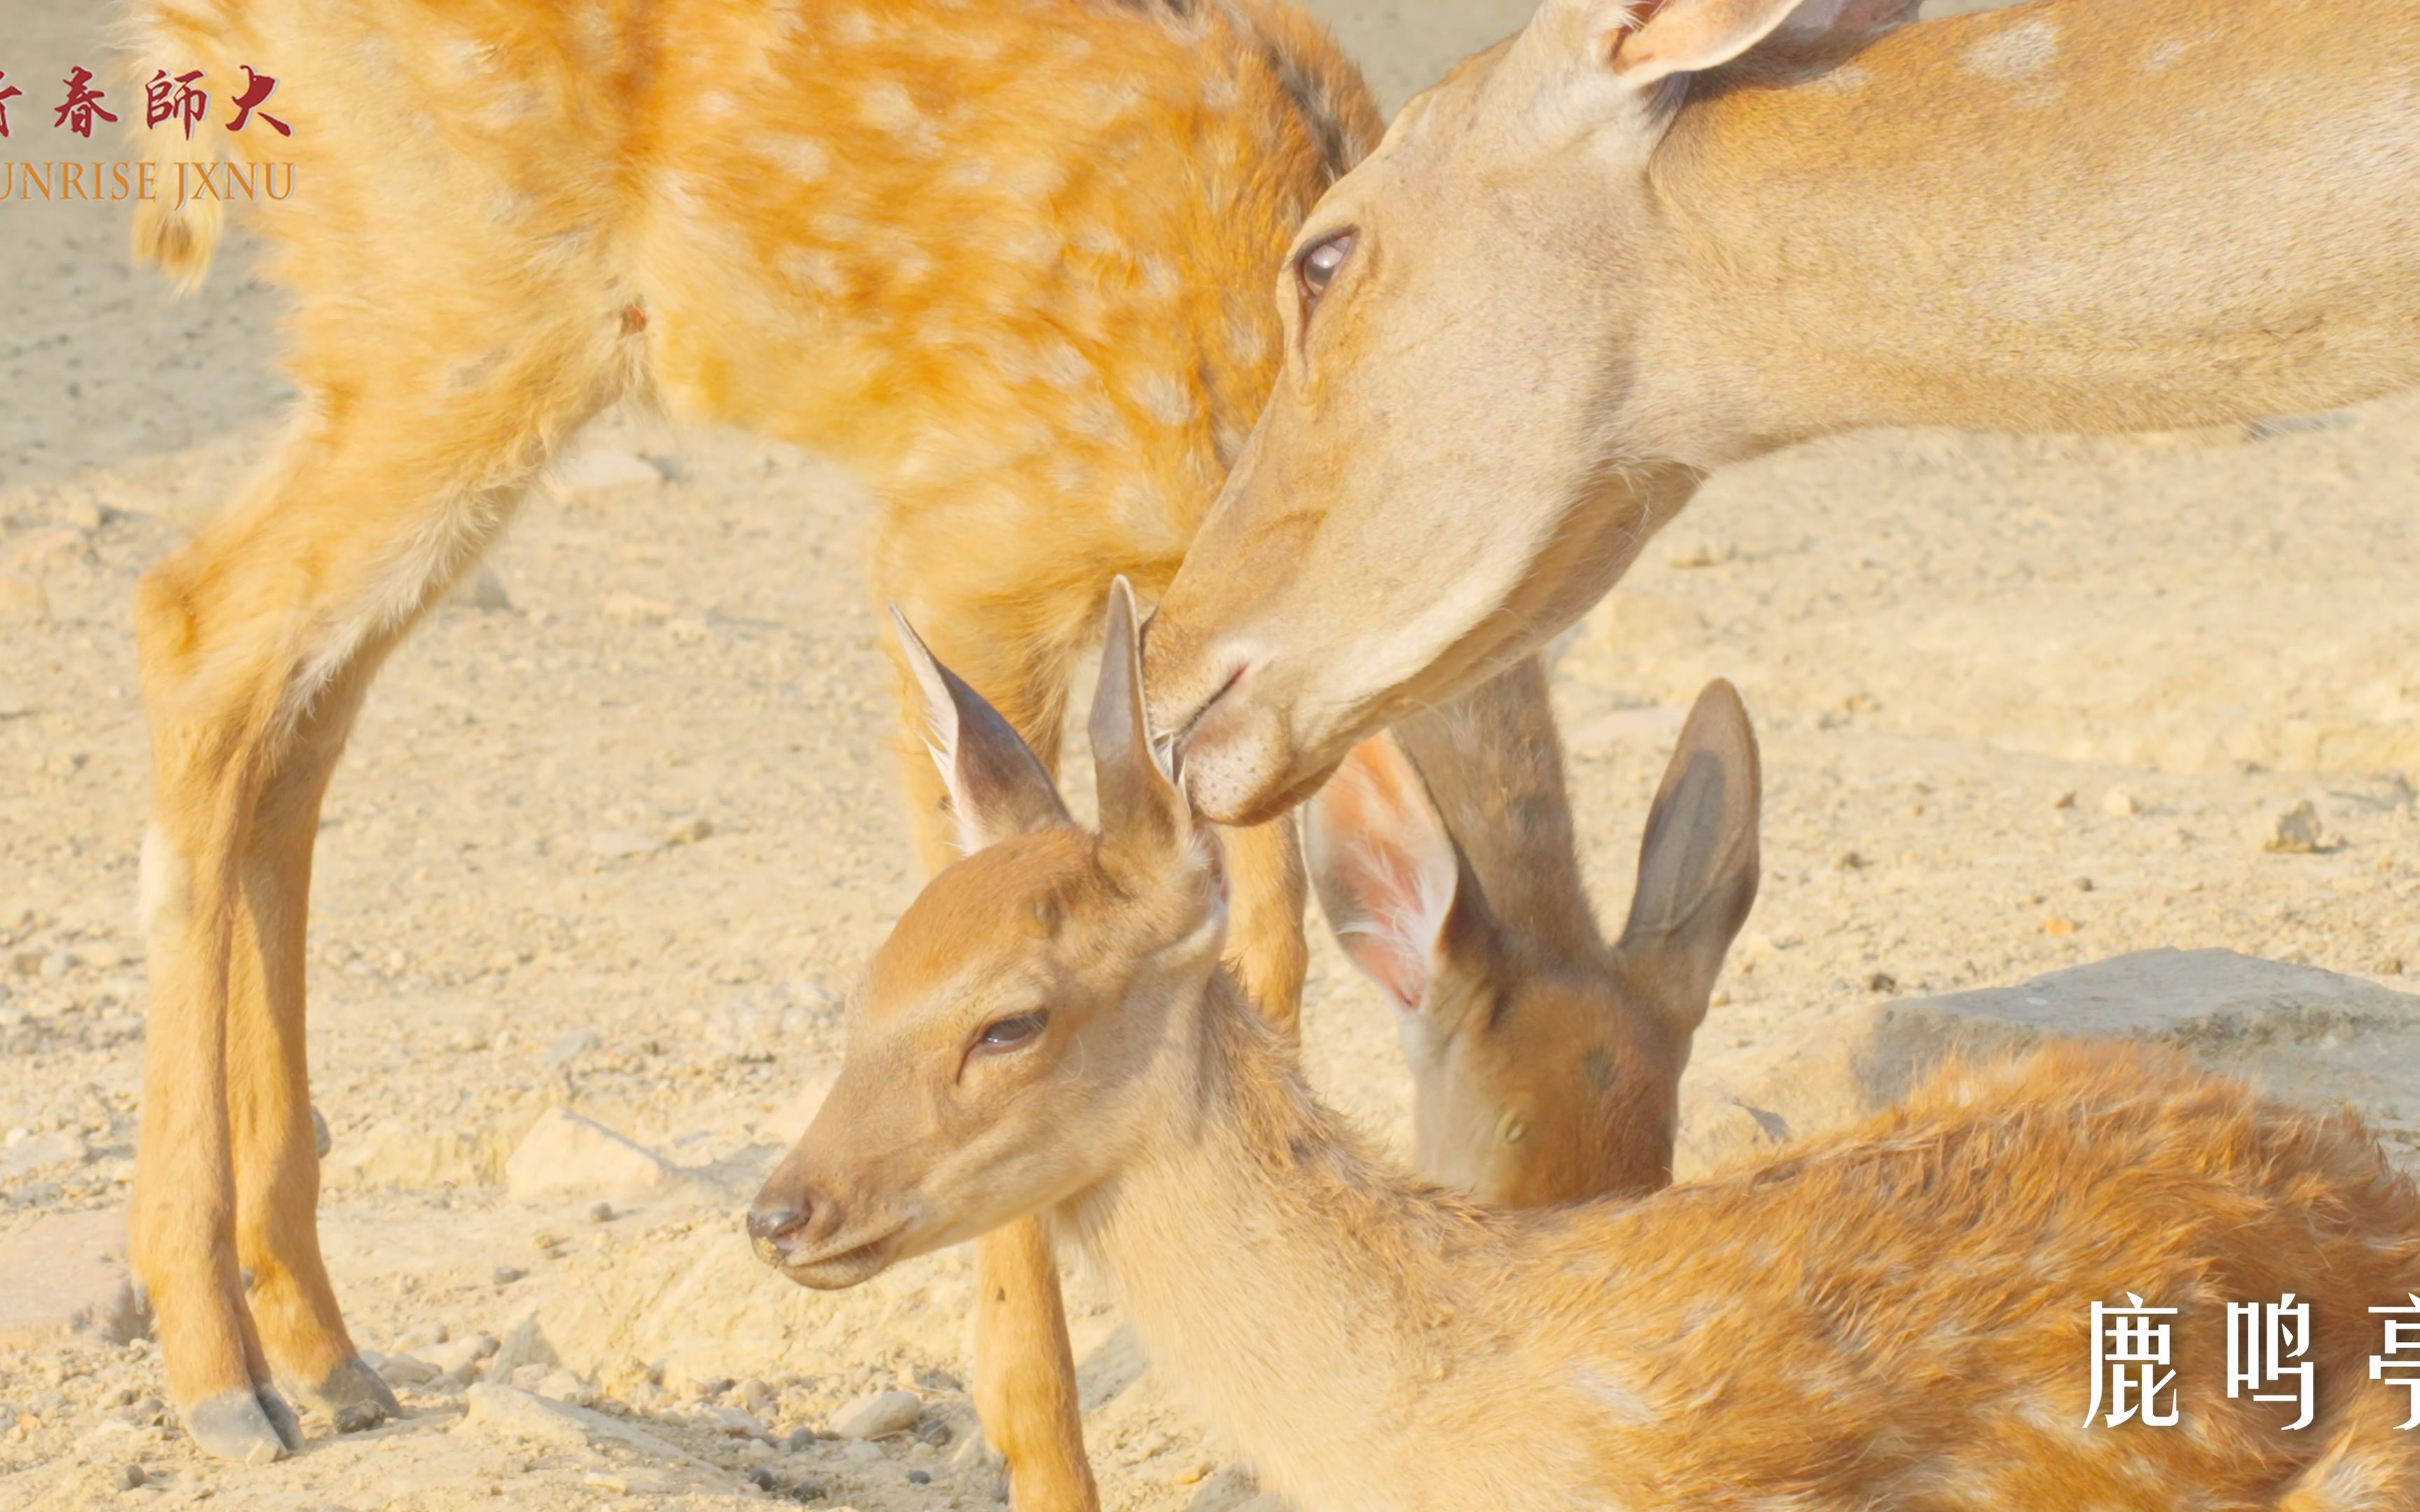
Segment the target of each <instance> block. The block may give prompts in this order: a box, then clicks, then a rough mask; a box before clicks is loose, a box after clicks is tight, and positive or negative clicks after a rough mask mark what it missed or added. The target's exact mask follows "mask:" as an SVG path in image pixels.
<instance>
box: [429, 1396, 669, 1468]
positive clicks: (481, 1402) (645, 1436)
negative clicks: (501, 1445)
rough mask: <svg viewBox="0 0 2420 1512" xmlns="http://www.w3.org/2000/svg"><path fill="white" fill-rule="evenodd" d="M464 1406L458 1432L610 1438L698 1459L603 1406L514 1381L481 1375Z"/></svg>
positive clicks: (567, 1441) (568, 1440)
mask: <svg viewBox="0 0 2420 1512" xmlns="http://www.w3.org/2000/svg"><path fill="white" fill-rule="evenodd" d="M464 1396H465V1401H466V1402H467V1404H468V1406H469V1409H470V1410H469V1411H468V1412H465V1413H464V1414H463V1417H462V1424H461V1427H458V1428H457V1429H456V1430H455V1431H457V1432H467V1433H479V1434H493V1435H497V1436H500V1437H505V1438H517V1439H535V1440H537V1441H539V1442H541V1443H559V1444H564V1445H566V1446H570V1447H579V1448H584V1447H586V1446H587V1445H588V1444H590V1443H597V1442H610V1443H620V1444H624V1445H627V1446H628V1447H629V1448H632V1449H636V1450H638V1451H639V1452H640V1453H641V1454H644V1455H646V1456H648V1457H649V1458H655V1459H662V1460H669V1461H671V1462H673V1463H675V1464H685V1465H703V1464H704V1461H702V1460H698V1459H695V1458H691V1457H690V1456H689V1455H687V1454H684V1453H682V1452H681V1451H680V1450H679V1449H676V1448H675V1447H674V1446H673V1445H672V1444H670V1443H666V1442H665V1441H664V1440H662V1439H659V1438H658V1437H657V1436H656V1435H654V1434H652V1433H649V1432H648V1431H646V1430H645V1429H644V1428H639V1427H631V1426H630V1425H629V1424H628V1423H624V1422H621V1421H620V1420H618V1419H615V1418H611V1417H607V1416H606V1415H605V1414H604V1413H602V1412H591V1411H590V1410H589V1409H587V1408H585V1407H578V1406H575V1405H573V1404H572V1403H570V1402H558V1401H551V1400H549V1399H548V1398H546V1397H544V1396H538V1395H536V1394H535V1393H534V1392H526V1391H522V1390H520V1388H518V1387H514V1386H503V1385H498V1384H496V1383H494V1382H492V1381H481V1382H480V1383H479V1384H478V1385H475V1386H473V1387H472V1388H471V1389H470V1391H469V1392H467V1393H465V1394H464Z"/></svg>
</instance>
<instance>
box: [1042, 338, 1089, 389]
mask: <svg viewBox="0 0 2420 1512" xmlns="http://www.w3.org/2000/svg"><path fill="white" fill-rule="evenodd" d="M1034 365H1035V366H1036V367H1038V368H1039V369H1040V370H1041V372H1042V376H1043V377H1044V378H1048V379H1049V380H1050V381H1051V382H1052V383H1053V384H1055V385H1057V386H1058V387H1060V388H1062V389H1080V388H1086V387H1089V386H1090V385H1091V384H1092V383H1093V381H1094V379H1095V378H1097V377H1098V375H1097V374H1095V373H1094V370H1093V364H1092V363H1088V362H1086V361H1085V360H1084V354H1083V353H1081V352H1079V351H1078V350H1077V349H1076V348H1075V347H1071V346H1069V345H1068V344H1067V343H1065V342H1063V341H1054V342H1052V343H1050V344H1049V345H1048V346H1047V347H1043V348H1042V352H1041V360H1040V361H1039V362H1037V363H1035V364H1034Z"/></svg>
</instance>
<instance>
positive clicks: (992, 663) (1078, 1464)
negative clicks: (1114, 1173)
mask: <svg viewBox="0 0 2420 1512" xmlns="http://www.w3.org/2000/svg"><path fill="white" fill-rule="evenodd" d="M884 576H886V577H888V576H889V575H888V574H885V575H884ZM899 576H900V577H901V578H903V579H907V578H912V577H914V576H916V575H914V574H912V573H907V572H903V573H901V574H899ZM892 586H893V585H892V584H890V583H885V582H877V588H878V589H882V590H888V589H889V588H891V587H892ZM896 586H897V587H898V588H899V589H900V590H901V591H900V592H899V593H897V594H896V595H895V596H894V598H893V601H894V602H897V603H898V604H900V605H901V607H902V608H903V609H906V611H907V617H908V620H909V622H910V623H911V624H913V625H915V626H916V629H917V633H918V634H920V635H922V636H923V638H924V640H925V641H926V643H927V644H928V645H930V646H931V647H932V648H933V652H934V655H936V656H939V657H940V658H941V660H942V661H943V662H945V663H947V664H948V665H949V666H950V667H951V668H952V670H954V671H956V672H957V673H958V675H959V676H961V677H964V678H966V679H967V682H968V685H969V686H970V687H973V688H974V689H975V690H976V691H977V692H979V693H981V694H983V695H984V697H985V699H986V700H988V701H989V702H990V703H991V705H992V707H994V708H996V709H998V710H999V711H1000V712H1001V717H1003V718H1005V719H1007V720H1008V722H1009V723H1010V724H1011V725H1013V726H1015V727H1016V732H1017V733H1018V734H1020V735H1022V736H1024V738H1025V743H1026V744H1027V745H1028V746H1030V747H1032V748H1033V750H1034V753H1035V754H1036V755H1038V756H1040V757H1041V758H1042V763H1043V764H1044V765H1045V766H1046V767H1048V768H1049V769H1050V770H1051V771H1052V772H1053V773H1054V774H1055V773H1056V771H1057V770H1058V765H1059V744H1060V734H1061V731H1062V729H1063V724H1064V721H1065V718H1066V710H1067V672H1068V668H1069V667H1070V666H1071V665H1072V658H1071V657H1070V656H1068V655H1065V654H1063V653H1061V652H1059V651H1056V650H1049V651H1044V652H1041V653H1039V654H1033V653H1032V652H1031V651H1030V649H1027V648H1019V647H1016V646H1015V645H1014V644H1011V643H1008V642H1007V640H1006V639H1005V638H1002V637H1001V636H999V635H998V634H997V633H994V632H993V631H992V628H991V625H990V624H989V622H988V619H987V617H986V616H985V615H983V614H982V613H981V612H980V611H969V610H966V609H959V610H957V611H956V612H951V611H948V610H943V611H940V612H935V611H934V610H932V609H929V608H928V607H927V605H926V604H925V603H923V602H920V601H919V599H918V597H917V595H916V594H915V592H914V585H913V584H912V583H910V582H905V581H903V582H900V583H898V584H896ZM898 684H899V697H900V701H901V702H900V706H901V708H902V710H903V711H904V713H903V725H902V729H901V733H900V739H899V760H900V778H901V782H902V786H903V787H904V788H905V790H906V793H907V810H908V815H909V823H910V824H911V825H912V826H913V827H914V830H915V838H916V849H917V854H918V855H919V856H920V857H921V858H922V859H923V865H924V870H925V872H927V873H930V872H938V871H939V870H940V869H941V868H943V867H945V866H947V865H949V864H950V863H951V862H952V861H954V860H955V859H956V858H957V857H958V856H959V855H960V854H961V853H960V851H959V849H958V837H957V826H956V820H955V817H954V815H952V814H951V812H950V810H949V799H948V794H947V791H946V789H945V788H944V787H943V786H942V783H941V779H940V774H939V770H938V769H937V768H935V766H934V764H933V759H932V757H931V755H930V754H928V752H927V750H926V748H925V745H924V739H923V733H922V732H921V730H920V729H919V728H918V724H917V720H918V718H919V716H918V715H917V714H916V712H915V711H916V709H917V708H918V702H917V696H916V694H915V692H914V690H913V687H912V684H911V683H910V682H909V680H908V678H907V675H906V673H905V671H904V669H903V670H898ZM975 1291H976V1303H975V1369H974V1377H975V1383H974V1402H975V1412H976V1415H977V1416H978V1417H980V1418H981V1419H982V1422H983V1427H984V1435H985V1438H987V1439H989V1440H990V1441H991V1445H992V1447H993V1448H994V1449H997V1450H998V1451H1000V1455H1001V1458H1002V1459H1003V1460H1005V1461H1006V1462H1007V1465H1008V1475H1009V1485H1010V1487H1011V1488H1012V1489H1013V1493H1014V1496H1015V1499H1016V1508H1017V1512H1095V1509H1097V1508H1098V1507H1099V1505H1100V1493H1099V1492H1098V1490H1097V1489H1095V1488H1094V1484H1093V1467H1092V1463H1091V1461H1090V1460H1089V1459H1087V1458H1085V1454H1084V1418H1083V1412H1082V1410H1081V1408H1080V1406H1079V1405H1078V1401H1077V1397H1076V1359H1075V1354H1074V1351H1073V1350H1071V1349H1070V1348H1069V1347H1068V1343H1067V1316H1066V1309H1065V1306H1064V1304H1063V1303H1062V1301H1061V1299H1060V1295H1059V1261H1058V1257H1057V1255H1056V1253H1055V1252H1054V1250H1053V1248H1052V1245H1051V1242H1050V1236H1049V1234H1048V1233H1047V1231H1046V1230H1045V1229H1044V1227H1043V1226H1042V1222H1041V1220H1040V1219H1038V1218H1026V1219H1023V1220H1020V1221H1019V1222H1017V1223H1015V1224H1012V1225H1010V1226H1009V1227H1005V1228H1001V1229H999V1230H996V1231H994V1232H992V1233H989V1234H985V1236H983V1237H982V1238H981V1239H979V1240H977V1241H975Z"/></svg>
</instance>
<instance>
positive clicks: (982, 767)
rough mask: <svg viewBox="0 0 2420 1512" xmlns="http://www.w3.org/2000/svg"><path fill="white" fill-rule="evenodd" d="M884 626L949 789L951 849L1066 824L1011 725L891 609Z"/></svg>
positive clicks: (1054, 793) (1046, 779)
mask: <svg viewBox="0 0 2420 1512" xmlns="http://www.w3.org/2000/svg"><path fill="white" fill-rule="evenodd" d="M891 623H892V626H893V627H895V628H896V629H897V630H898V632H899V656H900V659H901V661H903V662H904V663H905V664H906V665H907V674H908V676H910V677H911V678H913V679H914V680H915V684H916V691H917V693H918V695H919V696H920V699H921V701H922V702H923V724H924V731H923V733H924V748H925V749H926V750H928V751H930V752H932V755H933V764H934V765H935V766H938V767H939V768H940V770H941V781H942V784H943V785H944V786H945V787H947V788H948V789H949V794H950V811H951V812H952V813H953V814H954V815H956V817H957V821H958V847H959V849H961V850H964V851H967V852H969V853H970V854H971V853H972V852H975V851H979V850H982V849H983V848H984V847H985V846H986V845H990V844H993V843H995V842H996V841H1002V840H1005V839H1007V838H1008V837H1009V836H1011V835H1022V834H1027V833H1030V832H1032V831H1034V830H1038V829H1050V828H1054V827H1056V826H1058V825H1063V824H1067V823H1069V822H1070V821H1069V820H1068V818H1067V807H1066V805H1064V804H1063V803H1061V802H1060V801H1059V790H1058V788H1057V787H1055V786H1054V785H1052V783H1051V781H1050V774H1049V773H1048V772H1047V771H1045V770H1043V766H1042V761H1041V758H1039V757H1037V756H1035V755H1034V754H1033V751H1032V748H1031V747H1029V746H1027V745H1026V743H1025V741H1024V739H1023V738H1022V737H1021V736H1019V735H1018V734H1017V733H1016V728H1015V727H1014V726H1012V725H1010V723H1009V722H1008V721H1007V720H1006V719H1003V718H1001V715H1000V711H999V710H997V709H995V708H993V707H992V706H991V705H990V704H988V703H986V702H984V698H983V695H982V694H980V693H978V692H976V691H975V690H974V689H973V688H971V687H968V686H967V685H966V683H965V682H964V681H963V680H962V679H960V678H959V676H958V675H957V673H955V672H954V671H950V670H949V669H948V668H947V667H944V666H942V665H941V664H940V662H939V661H938V660H936V659H935V658H934V656H933V653H932V652H931V651H930V650H928V649H927V648H926V647H925V645H924V642H923V638H921V637H919V636H918V635H917V634H916V629H915V626H913V625H909V624H908V623H907V616H906V615H905V614H902V613H900V612H899V606H897V605H896V604H893V605H892V607H891Z"/></svg>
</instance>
